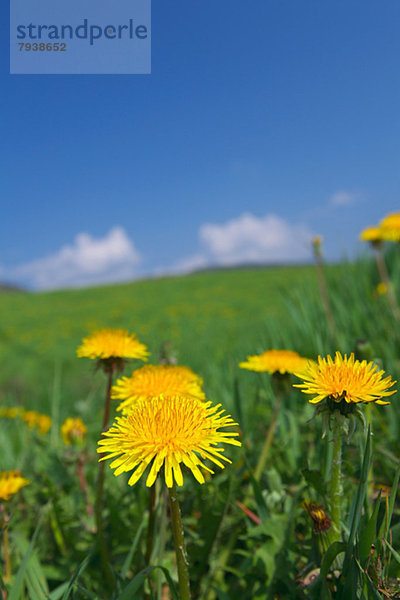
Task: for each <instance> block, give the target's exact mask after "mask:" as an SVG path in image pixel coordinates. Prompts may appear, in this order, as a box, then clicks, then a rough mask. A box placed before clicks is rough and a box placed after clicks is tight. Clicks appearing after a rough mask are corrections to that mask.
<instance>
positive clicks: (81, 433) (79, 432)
mask: <svg viewBox="0 0 400 600" xmlns="http://www.w3.org/2000/svg"><path fill="white" fill-rule="evenodd" d="M86 432H87V428H86V425H85V424H84V422H83V421H82V419H81V418H80V417H76V418H75V419H72V418H71V417H68V419H66V420H65V421H64V423H63V424H62V425H61V435H62V438H63V441H64V444H67V445H68V446H69V445H70V444H71V443H73V444H74V443H78V444H82V443H83V442H84V441H85V437H86Z"/></svg>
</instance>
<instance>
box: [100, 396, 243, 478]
mask: <svg viewBox="0 0 400 600" xmlns="http://www.w3.org/2000/svg"><path fill="white" fill-rule="evenodd" d="M220 407H221V405H220V404H218V405H216V406H212V404H211V402H199V401H198V400H197V399H195V398H188V397H182V396H171V397H169V396H162V397H158V398H151V399H148V400H139V401H137V403H136V404H135V405H134V406H133V407H132V410H131V412H130V413H129V414H128V415H127V416H125V417H117V419H116V422H115V423H114V425H113V426H112V427H110V429H109V431H107V432H105V433H104V434H103V435H104V437H105V439H102V440H100V442H99V448H98V450H97V451H98V452H99V453H105V454H106V456H103V457H102V458H101V459H100V460H105V459H108V458H115V460H114V461H113V462H112V463H111V465H110V466H111V468H113V469H114V468H115V469H116V470H115V473H114V474H115V475H120V474H121V473H125V472H127V471H133V473H132V475H131V476H130V478H129V480H128V484H129V485H133V484H134V483H136V482H137V481H138V480H139V479H140V477H141V476H142V475H143V473H144V472H145V470H146V469H147V467H148V466H149V465H150V464H151V468H150V472H149V474H148V476H147V480H146V485H147V486H148V487H150V486H152V485H153V483H154V482H155V480H156V477H157V475H158V473H159V471H160V469H161V467H162V466H164V476H165V482H166V484H167V487H169V488H170V487H172V485H173V481H174V480H175V481H176V483H177V484H178V485H183V476H182V470H181V465H182V464H183V465H185V466H186V467H188V468H189V469H190V470H191V471H192V473H193V475H194V477H195V478H196V479H197V481H198V482H199V483H204V481H205V480H204V475H203V474H202V472H201V470H200V468H202V469H205V470H206V471H209V472H210V473H212V472H213V471H212V470H211V469H210V468H209V467H207V466H206V465H205V464H204V463H203V462H202V460H204V459H209V460H210V461H211V462H213V463H214V464H216V465H217V466H219V467H221V468H222V469H223V468H224V466H225V465H224V464H223V463H224V462H227V463H230V462H231V461H230V460H229V459H228V458H226V457H225V456H224V455H223V452H224V449H223V448H222V447H221V446H220V445H219V444H221V443H225V444H233V445H235V446H240V445H241V444H240V442H239V441H238V440H236V439H233V438H234V437H236V436H237V435H238V433H236V432H222V431H219V429H220V428H225V427H230V426H232V425H237V423H235V422H234V421H233V419H232V417H231V416H229V415H225V416H223V413H224V412H225V411H224V410H223V409H220ZM116 457H117V458H116ZM199 467H200V468H199Z"/></svg>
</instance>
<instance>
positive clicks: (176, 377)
mask: <svg viewBox="0 0 400 600" xmlns="http://www.w3.org/2000/svg"><path fill="white" fill-rule="evenodd" d="M202 385H203V380H202V378H201V377H199V376H198V375H196V373H194V372H193V371H192V370H191V369H189V368H188V367H182V366H178V365H145V366H144V367H141V368H140V369H136V370H135V371H133V373H132V375H131V376H130V377H121V379H118V380H117V383H116V385H114V386H113V388H112V391H111V397H112V398H116V399H119V400H123V402H121V404H120V405H119V406H118V408H117V410H121V411H122V413H123V414H126V413H128V412H129V411H130V410H131V408H132V406H133V405H134V404H135V402H137V401H138V400H141V399H142V400H144V399H146V398H149V397H156V396H160V395H161V394H164V396H193V397H194V398H198V399H199V400H205V395H204V392H203V390H202V389H201V388H202Z"/></svg>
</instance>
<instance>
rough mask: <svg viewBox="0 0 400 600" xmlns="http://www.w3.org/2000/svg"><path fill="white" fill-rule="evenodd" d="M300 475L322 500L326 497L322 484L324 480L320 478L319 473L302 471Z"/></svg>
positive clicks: (309, 470) (308, 470)
mask: <svg viewBox="0 0 400 600" xmlns="http://www.w3.org/2000/svg"><path fill="white" fill-rule="evenodd" d="M302 475H303V477H304V479H305V480H306V482H307V483H308V485H309V486H310V487H312V488H313V490H315V491H316V492H317V493H318V494H319V495H320V496H321V497H322V498H323V497H324V496H325V495H326V488H325V484H324V478H323V477H322V474H321V471H316V470H313V471H312V470H311V469H303V470H302Z"/></svg>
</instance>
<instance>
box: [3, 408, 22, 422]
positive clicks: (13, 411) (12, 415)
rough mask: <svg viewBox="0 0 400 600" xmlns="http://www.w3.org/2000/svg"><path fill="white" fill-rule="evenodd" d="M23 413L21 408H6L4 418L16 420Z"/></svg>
mask: <svg viewBox="0 0 400 600" xmlns="http://www.w3.org/2000/svg"><path fill="white" fill-rule="evenodd" d="M23 413H24V409H23V408H22V406H15V407H12V408H8V409H7V410H6V414H5V416H6V417H8V418H9V419H16V418H17V417H22V415H23Z"/></svg>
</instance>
